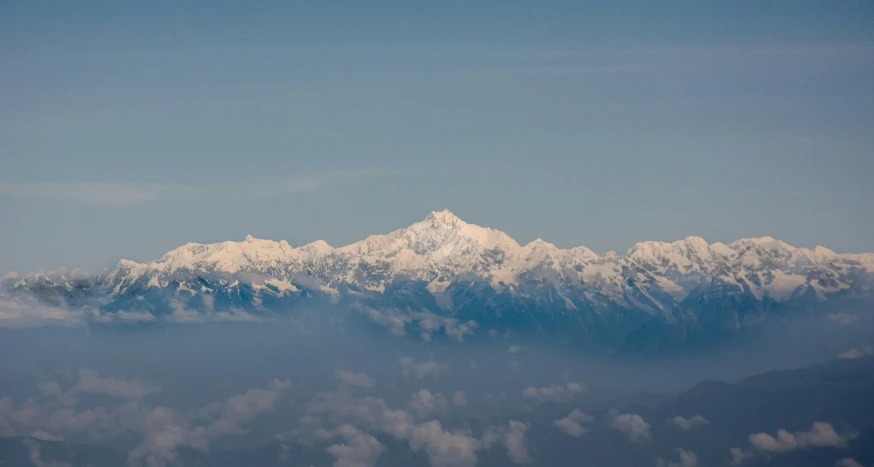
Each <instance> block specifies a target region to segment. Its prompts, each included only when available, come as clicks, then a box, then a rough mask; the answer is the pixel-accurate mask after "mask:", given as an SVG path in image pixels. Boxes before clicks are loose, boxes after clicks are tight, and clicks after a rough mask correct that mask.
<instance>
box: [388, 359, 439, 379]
mask: <svg viewBox="0 0 874 467" xmlns="http://www.w3.org/2000/svg"><path fill="white" fill-rule="evenodd" d="M398 363H399V364H400V365H401V371H403V373H404V376H406V377H411V376H415V377H416V379H422V378H427V377H433V378H436V377H438V376H440V375H441V374H443V373H446V372H447V371H449V367H448V366H447V365H444V364H442V363H437V362H435V361H433V360H429V361H427V362H422V363H416V362H415V361H413V359H412V358H410V357H401V358H400V359H398Z"/></svg>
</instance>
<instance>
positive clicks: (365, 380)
mask: <svg viewBox="0 0 874 467" xmlns="http://www.w3.org/2000/svg"><path fill="white" fill-rule="evenodd" d="M334 378H336V379H337V380H338V381H340V382H341V383H343V384H346V385H349V386H358V387H360V388H372V387H374V386H376V382H375V381H374V380H373V378H371V377H370V376H367V375H366V374H364V373H353V372H351V371H346V370H339V371H337V372H336V373H335V374H334Z"/></svg>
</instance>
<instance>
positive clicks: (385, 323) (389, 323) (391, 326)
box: [353, 305, 412, 337]
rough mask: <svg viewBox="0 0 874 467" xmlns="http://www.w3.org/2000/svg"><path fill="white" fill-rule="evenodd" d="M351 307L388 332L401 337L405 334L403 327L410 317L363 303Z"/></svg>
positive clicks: (409, 320) (410, 319)
mask: <svg viewBox="0 0 874 467" xmlns="http://www.w3.org/2000/svg"><path fill="white" fill-rule="evenodd" d="M353 309H355V310H357V311H358V312H359V313H361V314H363V315H364V316H366V317H367V318H368V319H370V320H371V321H373V322H374V323H376V324H378V325H380V326H382V327H384V328H386V329H387V330H388V332H389V334H391V335H393V336H397V337H401V336H404V335H406V334H407V331H406V329H405V327H406V325H407V323H409V322H411V321H412V318H411V317H409V316H406V315H403V314H401V313H400V312H398V311H395V310H385V311H380V310H377V309H375V308H371V307H369V306H364V305H356V306H355V307H354V308H353Z"/></svg>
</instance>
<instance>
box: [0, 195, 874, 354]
mask: <svg viewBox="0 0 874 467" xmlns="http://www.w3.org/2000/svg"><path fill="white" fill-rule="evenodd" d="M872 277H874V254H871V253H864V254H837V253H835V252H833V251H831V250H828V249H827V248H824V247H820V246H818V247H816V248H814V249H807V248H795V247H793V246H791V245H789V244H787V243H785V242H782V241H779V240H775V239H773V238H771V237H761V238H746V239H741V240H737V241H735V242H731V243H728V244H724V243H713V244H708V243H707V242H706V241H705V240H704V239H702V238H699V237H687V238H685V239H683V240H678V241H675V242H672V243H665V242H652V241H649V242H641V243H638V244H636V245H634V246H633V247H632V248H630V249H629V250H628V251H627V252H626V253H625V254H622V255H620V254H616V253H614V252H608V253H605V254H603V255H598V254H596V253H594V252H593V251H592V250H590V249H588V248H586V247H583V246H580V247H576V248H571V249H561V248H558V247H556V246H555V245H552V244H550V243H548V242H546V241H543V240H541V239H537V240H535V241H533V242H531V243H529V244H527V245H519V244H518V243H517V242H516V241H515V240H513V239H512V238H510V237H509V236H508V235H507V234H505V233H503V232H500V231H498V230H493V229H489V228H485V227H480V226H477V225H473V224H469V223H466V222H464V221H462V220H461V219H459V218H458V217H456V216H455V215H454V214H452V213H451V212H449V211H441V212H432V213H431V214H430V215H428V216H427V217H426V218H425V219H424V220H423V221H421V222H417V223H415V224H413V225H411V226H409V227H407V228H403V229H399V230H396V231H394V232H391V233H388V234H385V235H373V236H370V237H367V238H365V239H364V240H362V241H360V242H357V243H353V244H351V245H347V246H344V247H340V248H333V247H331V246H330V245H328V244H327V243H325V242H323V241H317V242H313V243H310V244H307V245H303V246H300V247H296V248H295V247H292V246H291V245H289V244H288V243H287V242H286V241H284V240H283V241H278V242H277V241H272V240H263V239H256V238H253V237H251V236H247V237H246V238H245V239H244V240H243V241H241V242H231V241H229V242H222V243H214V244H198V243H188V244H185V245H183V246H181V247H179V248H177V249H175V250H172V251H170V252H168V253H167V254H165V255H164V256H163V257H161V258H160V259H158V260H155V261H150V262H147V263H137V262H133V261H128V260H121V261H120V262H119V264H118V266H117V267H116V268H115V269H113V270H111V271H110V272H108V273H106V274H98V275H93V276H92V275H87V274H84V273H82V272H81V271H78V270H73V271H62V272H58V273H43V272H40V273H35V274H29V275H16V274H11V275H7V276H6V277H5V278H4V279H3V283H2V284H3V287H2V290H3V292H2V293H3V294H4V295H6V296H10V297H12V296H21V295H22V294H30V295H35V296H37V297H38V298H39V299H40V300H42V301H43V302H44V303H48V304H52V305H55V306H64V307H71V308H76V307H86V308H87V307H90V308H91V309H92V310H97V311H96V312H97V313H99V314H100V316H104V315H106V314H112V313H119V312H124V313H133V312H137V313H139V312H148V313H150V314H151V315H155V316H165V315H166V316H174V315H178V314H179V313H181V311H180V310H183V311H185V313H188V315H187V316H189V317H193V316H201V317H202V316H210V315H211V314H213V313H218V312H220V311H222V310H224V311H225V312H228V311H229V310H230V311H232V312H233V313H236V314H237V316H242V315H243V314H245V315H246V316H252V317H258V316H264V315H290V316H294V315H295V313H297V312H298V311H299V310H303V309H307V310H312V309H316V308H319V307H330V308H344V309H349V308H352V309H359V310H361V309H364V308H366V309H367V310H368V311H367V313H369V315H368V316H369V317H370V318H371V319H372V320H373V321H374V322H376V323H377V324H381V323H382V322H387V321H385V320H386V319H389V318H397V319H400V322H401V325H400V326H401V327H400V329H401V331H403V329H404V326H406V325H408V324H409V325H410V326H414V325H416V324H417V323H418V324H420V325H421V319H419V320H418V321H417V319H416V318H411V316H413V315H410V313H413V314H415V313H427V316H433V319H437V323H438V324H440V323H443V324H445V325H446V326H445V327H446V331H447V334H449V333H450V327H451V326H456V325H458V324H459V323H471V324H470V326H479V327H480V328H483V327H484V326H490V327H502V326H503V327H509V326H513V327H523V328H524V327H526V326H529V327H530V328H531V329H538V330H539V331H543V330H544V329H547V328H552V327H556V326H558V327H562V328H566V329H576V330H577V331H578V332H579V333H580V334H581V335H594V336H600V337H603V333H604V329H601V328H606V329H608V330H609V332H608V334H609V333H617V335H623V336H627V335H629V334H630V333H634V332H642V330H645V329H647V326H651V324H648V323H658V324H659V325H660V326H671V327H673V328H674V329H675V330H677V329H683V330H688V329H698V330H700V329H704V328H708V327H709V328H708V329H710V328H718V329H723V330H726V329H735V330H736V329H740V328H742V327H744V326H747V325H750V324H751V323H757V322H761V321H762V320H764V319H765V318H766V317H767V316H768V315H769V314H770V313H773V312H774V310H779V309H781V307H782V308H789V307H790V306H788V305H787V304H790V305H791V304H801V303H804V304H807V305H808V306H809V304H810V303H818V302H823V301H827V300H832V299H843V298H849V299H868V298H870V297H872V296H874V289H872V284H874V280H872ZM92 312H93V311H92ZM374 313H376V315H374ZM405 313H406V314H405ZM420 317H421V316H420ZM433 319H432V320H433ZM381 320H382V321H381ZM440 320H443V321H440ZM447 323H448V324H447ZM431 325H433V323H432V324H431ZM438 327H439V326H438ZM471 329H472V328H471ZM471 332H472V331H471ZM684 332H685V331H684ZM462 336H463V334H462Z"/></svg>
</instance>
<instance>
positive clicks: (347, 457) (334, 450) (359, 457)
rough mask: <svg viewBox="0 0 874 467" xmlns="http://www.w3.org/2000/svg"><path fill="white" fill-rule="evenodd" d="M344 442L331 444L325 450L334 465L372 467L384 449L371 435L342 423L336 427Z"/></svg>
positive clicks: (337, 466) (335, 466) (336, 466)
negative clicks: (332, 458)
mask: <svg viewBox="0 0 874 467" xmlns="http://www.w3.org/2000/svg"><path fill="white" fill-rule="evenodd" d="M337 433H338V434H339V435H340V436H342V437H343V441H345V443H344V444H332V445H331V446H328V448H327V449H325V452H327V453H328V454H330V455H331V456H333V457H334V467H373V466H374V465H376V459H377V458H378V457H379V455H380V454H382V451H384V450H385V446H383V445H382V443H380V442H379V441H378V440H377V439H376V438H375V437H374V436H373V435H370V434H368V433H365V432H363V431H361V430H359V429H357V428H355V427H354V426H352V425H348V424H344V425H341V426H340V428H338V429H337Z"/></svg>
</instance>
